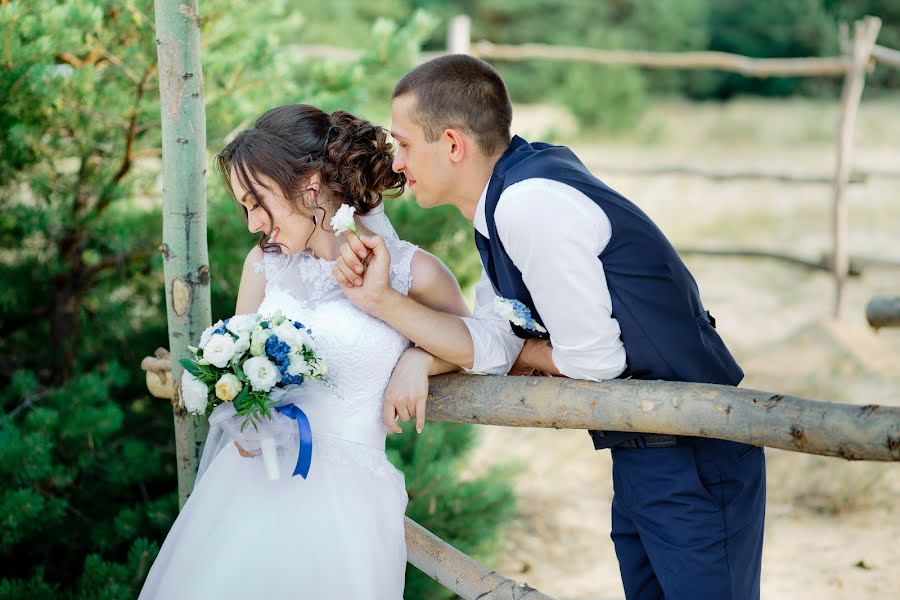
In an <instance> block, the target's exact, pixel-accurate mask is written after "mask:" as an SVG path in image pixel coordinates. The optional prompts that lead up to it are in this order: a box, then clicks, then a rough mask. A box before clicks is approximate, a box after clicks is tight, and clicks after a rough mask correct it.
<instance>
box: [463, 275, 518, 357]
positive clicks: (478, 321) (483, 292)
mask: <svg viewBox="0 0 900 600" xmlns="http://www.w3.org/2000/svg"><path fill="white" fill-rule="evenodd" d="M495 297H496V294H495V293H494V287H493V286H492V285H491V281H490V280H489V279H488V277H487V275H486V274H485V273H484V271H483V270H482V272H481V278H480V279H479V280H478V283H477V284H476V285H475V310H474V311H473V314H472V316H471V317H462V320H463V322H464V323H465V324H466V327H468V328H469V335H471V336H472V346H473V348H474V352H475V355H474V359H473V363H472V368H471V369H465V370H466V372H467V373H484V374H486V375H506V374H507V373H508V372H509V370H510V369H511V368H512V366H513V364H514V363H515V362H516V359H517V358H518V357H519V352H521V351H522V344H524V340H522V339H519V338H518V337H516V335H515V334H514V333H513V332H512V327H511V326H510V324H509V321H507V320H506V319H503V318H502V317H500V316H499V315H497V314H496V313H495V312H494V308H493V307H494V298H495Z"/></svg>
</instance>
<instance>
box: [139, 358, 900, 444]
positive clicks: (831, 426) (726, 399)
mask: <svg viewBox="0 0 900 600" xmlns="http://www.w3.org/2000/svg"><path fill="white" fill-rule="evenodd" d="M165 360H166V359H158V360H156V361H152V364H151V361H145V363H144V365H146V366H145V368H147V367H151V366H152V367H153V370H148V371H147V374H148V375H150V374H151V373H153V374H154V375H156V374H157V373H156V370H157V369H159V368H160V367H161V366H163V364H164V362H165ZM142 366H143V365H142ZM168 379H169V381H171V376H169V377H168ZM426 414H427V418H428V420H430V421H450V422H455V423H479V424H482V425H505V426H508V427H554V428H556V429H598V430H611V431H639V432H644V433H670V434H675V435H691V436H699V437H710V438H720V439H726V440H734V441H736V442H745V443H747V444H754V445H756V446H769V447H772V448H781V449H783V450H792V451H794V452H805V453H808V454H820V455H823V456H840V457H842V458H845V459H847V460H876V461H900V407H897V406H880V405H878V404H866V405H856V404H838V403H836V402H825V401H821V400H807V399H805V398H798V397H795V396H786V395H783V394H775V393H772V392H763V391H759V390H752V389H745V388H735V387H730V386H724V385H711V384H705V383H683V382H675V381H643V380H623V379H614V380H611V381H601V382H594V381H580V380H576V379H568V378H566V377H500V376H477V375H459V374H457V375H439V376H437V377H432V378H431V380H430V391H429V397H428V408H427V413H426Z"/></svg>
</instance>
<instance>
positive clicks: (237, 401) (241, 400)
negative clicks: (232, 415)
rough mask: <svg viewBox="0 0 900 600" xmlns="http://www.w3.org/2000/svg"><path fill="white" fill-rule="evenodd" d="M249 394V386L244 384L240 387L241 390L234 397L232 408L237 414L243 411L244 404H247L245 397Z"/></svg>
mask: <svg viewBox="0 0 900 600" xmlns="http://www.w3.org/2000/svg"><path fill="white" fill-rule="evenodd" d="M249 396H250V386H249V385H245V386H244V387H242V388H241V391H240V392H239V393H238V395H237V396H235V398H234V401H233V402H234V410H236V411H237V412H238V414H240V413H243V412H244V408H245V405H246V404H247V398H248V397H249Z"/></svg>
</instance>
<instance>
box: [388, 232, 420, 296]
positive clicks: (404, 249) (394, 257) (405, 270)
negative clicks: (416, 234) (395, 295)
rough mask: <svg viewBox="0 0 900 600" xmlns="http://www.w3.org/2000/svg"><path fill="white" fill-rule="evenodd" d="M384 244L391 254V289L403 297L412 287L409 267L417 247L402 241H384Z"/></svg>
mask: <svg viewBox="0 0 900 600" xmlns="http://www.w3.org/2000/svg"><path fill="white" fill-rule="evenodd" d="M385 243H386V244H387V248H388V251H389V252H390V253H391V287H392V288H394V289H395V290H397V291H398V292H400V293H401V294H403V295H404V296H405V295H406V294H408V293H409V288H410V287H411V286H412V279H413V276H412V269H411V268H410V265H411V263H412V258H413V255H414V254H415V253H416V250H418V247H417V246H416V245H415V244H411V243H409V242H406V241H403V240H385Z"/></svg>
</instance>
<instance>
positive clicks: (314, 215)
mask: <svg viewBox="0 0 900 600" xmlns="http://www.w3.org/2000/svg"><path fill="white" fill-rule="evenodd" d="M312 222H313V225H318V224H319V223H318V221H316V214H315V213H313V216H312Z"/></svg>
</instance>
